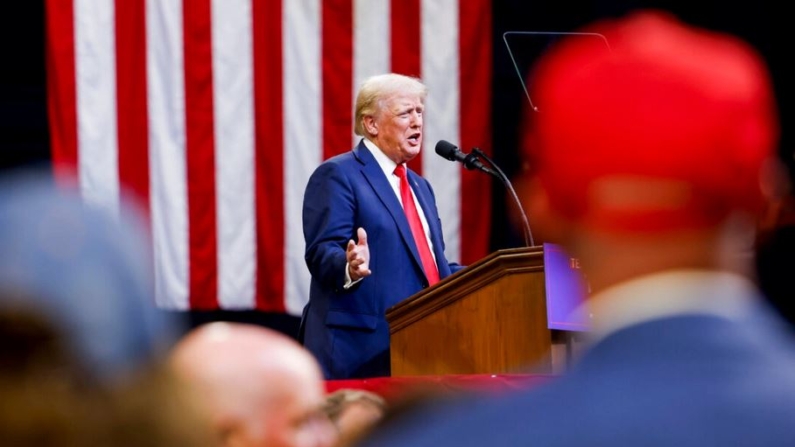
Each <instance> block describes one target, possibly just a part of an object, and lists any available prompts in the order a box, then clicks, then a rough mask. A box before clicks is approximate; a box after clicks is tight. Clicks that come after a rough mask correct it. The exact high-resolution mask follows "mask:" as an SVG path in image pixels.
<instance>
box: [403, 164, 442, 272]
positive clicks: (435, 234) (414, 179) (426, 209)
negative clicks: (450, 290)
mask: <svg viewBox="0 0 795 447" xmlns="http://www.w3.org/2000/svg"><path fill="white" fill-rule="evenodd" d="M408 173H409V174H408V175H409V181H410V183H411V189H412V190H414V195H415V196H416V197H417V201H418V202H420V206H421V207H422V212H423V213H424V214H425V220H426V221H427V222H428V231H430V233H431V234H430V237H431V242H432V243H433V253H434V256H435V257H436V267H437V268H438V269H439V276H440V277H442V278H444V277H445V276H447V275H449V274H450V272H449V269H448V267H447V262H446V261H445V259H446V258H445V257H444V249H443V244H442V228H441V227H440V226H439V225H438V223H439V216H438V214H437V212H436V208H435V207H433V206H431V204H430V202H431V198H430V197H428V196H427V195H426V194H425V189H424V188H422V187H421V186H420V184H419V179H420V176H419V175H417V174H416V173H414V171H411V170H409V171H408Z"/></svg>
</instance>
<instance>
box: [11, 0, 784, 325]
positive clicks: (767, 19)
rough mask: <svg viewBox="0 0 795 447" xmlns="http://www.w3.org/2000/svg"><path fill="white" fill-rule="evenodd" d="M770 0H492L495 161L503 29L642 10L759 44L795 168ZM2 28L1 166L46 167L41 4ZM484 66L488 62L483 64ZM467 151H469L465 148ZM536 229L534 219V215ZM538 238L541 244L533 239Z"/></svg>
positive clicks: (497, 235)
mask: <svg viewBox="0 0 795 447" xmlns="http://www.w3.org/2000/svg"><path fill="white" fill-rule="evenodd" d="M778 3H781V6H779V5H776V4H774V2H773V1H768V0H763V1H753V2H751V1H746V2H738V3H736V4H735V3H728V2H718V1H708V2H698V4H697V5H696V2H695V1H693V2H689V3H688V4H682V3H678V2H670V1H669V2H651V1H617V0H612V1H608V0H602V1H595V0H593V1H573V2H572V1H569V2H566V1H560V0H538V1H522V0H495V1H494V6H493V20H494V23H493V27H494V28H493V32H494V38H493V73H494V79H493V98H494V99H493V103H492V110H493V114H492V116H493V118H492V122H493V132H492V133H493V146H492V148H491V150H492V153H493V156H492V158H493V160H494V161H495V162H496V163H497V165H498V166H500V167H501V168H502V170H503V171H504V172H505V174H506V175H507V176H508V177H511V176H512V175H513V174H515V173H516V172H517V169H518V168H519V166H520V163H519V158H518V153H517V150H516V148H517V147H518V145H517V135H518V121H519V118H520V116H521V111H522V108H523V107H524V105H525V103H526V101H527V98H526V96H525V94H524V91H523V90H522V86H521V83H520V81H519V76H518V75H517V73H516V70H515V68H514V65H513V63H512V61H511V59H510V56H509V53H508V51H507V49H506V47H505V44H504V42H503V33H504V32H506V31H550V32H569V31H575V30H576V29H577V28H579V27H580V26H582V25H585V24H586V23H588V22H590V21H592V20H594V19H598V18H605V17H615V16H620V15H623V14H625V13H627V12H629V11H631V10H634V9H638V8H646V7H653V8H659V9H665V10H667V11H669V12H672V13H674V14H676V15H677V16H679V18H680V19H682V20H683V21H685V22H688V23H691V24H695V25H699V26H703V27H706V28H709V29H713V30H717V31H726V32H730V33H733V34H736V35H738V36H739V37H741V38H743V39H744V40H746V41H748V42H749V43H751V44H752V45H753V46H754V47H756V48H757V49H758V50H759V51H760V52H761V53H762V55H763V56H764V57H765V59H766V60H767V62H768V65H769V67H770V69H771V72H772V74H773V82H774V86H775V90H776V95H777V98H778V105H779V111H780V114H781V124H782V125H781V127H782V140H781V145H780V147H781V149H780V154H781V157H782V159H784V160H785V162H786V163H787V164H788V165H789V166H790V168H791V169H792V165H793V163H792V149H791V143H790V141H791V139H792V137H791V135H790V133H791V131H790V130H789V129H788V128H791V125H790V121H791V115H792V111H791V99H790V98H791V96H792V94H791V87H790V85H789V79H791V76H790V74H791V70H790V69H788V68H787V65H788V64H790V63H791V61H787V56H788V54H787V47H786V42H787V40H788V37H787V36H789V28H788V27H790V26H791V25H790V24H789V23H787V21H786V20H787V19H786V18H787V17H788V15H787V14H786V13H785V12H784V6H785V5H784V2H778ZM5 8H6V13H5V14H3V18H2V25H0V30H2V31H0V32H2V39H1V40H0V41H2V42H3V55H2V56H3V61H4V63H3V69H2V71H1V72H0V73H2V74H1V75H0V98H2V99H1V100H0V148H2V152H1V153H2V157H0V169H2V170H10V169H14V168H17V167H28V166H31V165H41V166H43V167H47V166H49V135H48V126H47V113H46V87H45V56H44V3H43V1H31V0H24V1H21V2H11V3H10V4H9V5H7V6H5ZM484 63H487V62H484ZM463 149H465V150H467V151H469V150H470V148H463ZM493 191H494V193H493V200H492V216H493V217H492V219H493V226H492V227H493V228H492V234H491V237H490V241H491V243H490V245H491V249H492V250H496V249H500V248H509V247H518V246H522V245H524V239H523V237H522V234H521V232H519V231H518V230H517V227H515V226H514V225H513V224H511V223H509V222H508V217H507V216H509V215H510V214H511V212H515V208H513V207H514V205H513V203H512V202H510V200H506V199H508V198H509V196H508V195H507V194H506V190H505V188H504V187H503V185H502V184H501V183H499V182H497V181H496V180H495V183H494V188H493ZM530 220H531V222H530V224H531V226H532V218H531V217H530ZM536 242H538V241H536ZM189 318H190V323H191V325H196V324H201V323H203V322H206V321H212V320H219V319H220V320H235V321H248V322H254V323H259V324H264V325H267V326H271V327H275V328H277V329H280V330H282V331H283V332H286V333H289V334H294V331H295V330H296V328H297V318H294V317H290V316H286V315H269V314H261V313H253V312H236V313H231V312H202V313H197V312H193V313H191V314H190V315H189Z"/></svg>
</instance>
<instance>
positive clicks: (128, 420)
mask: <svg viewBox="0 0 795 447" xmlns="http://www.w3.org/2000/svg"><path fill="white" fill-rule="evenodd" d="M119 205H120V211H122V212H123V213H124V214H125V215H126V216H127V217H128V218H129V219H132V220H131V221H125V222H120V221H119V219H118V218H114V217H112V216H111V215H108V214H106V213H105V212H103V211H100V210H97V209H93V208H91V207H90V206H88V205H86V204H84V203H83V201H82V199H81V198H80V197H79V196H78V195H77V194H76V192H75V191H72V190H61V189H57V188H55V186H54V185H53V184H52V183H51V181H50V180H49V179H48V178H45V177H39V176H38V175H33V174H32V173H31V174H30V176H29V175H28V173H24V174H18V175H14V176H11V177H6V178H4V179H3V180H2V181H0V247H2V250H0V439H3V443H4V444H8V445H15V446H27V445H30V446H48V445H52V446H61V445H81V446H92V445H97V446H100V445H114V446H127V445H130V446H132V445H144V444H145V445H151V446H160V445H163V446H166V445H182V446H200V445H207V444H206V439H207V437H206V436H204V431H203V429H202V427H203V424H201V422H202V421H201V419H200V418H199V415H197V414H195V413H194V412H193V411H192V406H191V405H190V401H189V398H188V395H187V394H186V393H183V391H182V389H181V387H179V386H178V383H177V382H175V381H173V378H172V377H171V376H170V375H169V374H168V373H167V372H166V371H165V369H164V368H163V366H164V362H163V360H164V356H163V355H164V354H165V353H166V351H167V350H168V348H170V346H171V343H172V342H173V341H175V339H176V333H177V332H178V331H179V330H180V323H181V322H180V321H178V320H173V319H172V318H171V317H169V316H167V315H164V314H161V313H160V312H159V311H158V310H157V309H156V308H155V307H154V301H153V297H152V295H151V291H152V283H151V282H150V281H151V276H150V275H149V272H150V268H149V261H150V258H149V256H148V253H147V252H146V248H145V247H148V240H147V237H146V231H145V230H144V228H143V227H142V226H140V225H139V222H137V221H133V220H134V219H133V218H134V216H135V215H136V211H137V210H136V209H134V208H133V207H131V205H130V203H128V202H126V201H125V200H124V199H122V200H121V201H120V204H119Z"/></svg>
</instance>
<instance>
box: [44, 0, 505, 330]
mask: <svg viewBox="0 0 795 447" xmlns="http://www.w3.org/2000/svg"><path fill="white" fill-rule="evenodd" d="M46 8H47V36H48V37H47V68H48V90H49V92H48V93H49V95H48V96H49V115H50V128H51V141H52V159H53V163H54V167H55V170H56V173H57V175H58V177H59V179H60V180H61V181H63V182H68V183H74V182H77V184H78V187H79V189H80V191H81V193H82V195H83V197H84V198H85V200H86V202H87V203H89V204H91V205H93V206H98V207H102V208H106V209H108V210H109V211H110V212H112V213H114V214H116V215H119V218H124V216H122V215H120V210H122V209H124V208H123V207H121V206H120V203H121V201H122V200H123V199H122V197H124V193H125V192H127V191H129V192H130V193H131V194H133V195H134V196H135V197H137V198H138V200H140V201H141V203H142V204H143V205H144V208H145V210H146V211H147V217H148V219H149V220H148V223H149V225H150V229H151V233H152V240H153V253H154V271H155V278H156V291H155V295H156V296H155V299H156V302H157V303H158V304H159V305H160V306H162V307H164V308H170V309H230V310H231V309H258V310H262V311H274V312H287V313H290V314H294V315H297V314H299V313H300V311H301V309H302V307H303V305H304V304H305V303H306V300H307V297H308V296H309V290H308V289H309V272H308V270H307V268H306V265H305V263H304V260H303V252H304V241H303V234H302V229H301V228H302V225H301V204H302V202H303V193H304V187H305V185H306V183H307V181H308V179H309V176H310V174H311V173H312V171H313V170H314V169H315V167H317V165H318V164H319V163H320V162H322V160H324V159H326V158H328V157H330V156H332V155H335V154H338V153H341V152H344V151H348V150H350V149H351V147H352V146H353V144H355V142H356V141H357V138H355V137H354V135H353V132H352V129H353V122H352V120H353V102H354V95H355V92H356V90H357V87H358V85H359V84H360V83H361V82H362V81H363V80H364V79H365V78H366V77H367V76H370V75H373V74H378V73H384V72H389V71H395V72H400V73H405V74H409V75H415V76H419V77H421V78H422V79H423V81H424V82H425V83H426V84H427V85H428V87H429V90H430V94H429V97H428V100H427V103H426V122H425V150H424V151H423V153H422V157H419V158H418V159H417V160H414V161H412V167H413V168H414V169H415V170H417V171H419V172H421V173H422V174H423V175H424V176H425V177H426V178H427V179H428V180H429V181H430V182H431V184H432V185H433V187H434V189H435V191H436V194H437V201H438V206H439V210H440V213H441V216H442V222H443V224H444V229H445V238H446V242H447V256H448V257H449V258H450V259H452V260H458V261H461V262H463V263H471V262H473V261H475V260H477V259H479V258H480V257H482V256H484V255H485V254H486V252H487V249H488V238H489V226H490V220H489V215H488V213H484V212H483V209H488V206H487V204H488V203H489V201H490V189H489V182H490V180H489V179H488V178H487V177H486V176H484V175H481V174H479V173H475V172H470V171H464V170H462V169H461V166H460V165H458V164H454V163H450V162H448V161H446V160H443V159H442V158H440V157H438V156H437V155H436V154H435V153H434V151H433V146H434V145H435V144H436V142H437V141H438V140H440V139H446V140H450V141H455V142H458V143H459V144H460V146H461V147H462V148H465V149H469V148H471V147H473V146H477V147H480V148H481V149H483V150H488V148H489V146H490V107H489V105H490V100H491V97H490V89H491V26H490V23H491V17H490V16H491V5H490V3H489V1H488V0H466V1H464V0H323V1H321V0H290V1H286V0H262V1H254V0H168V1H165V0H115V1H112V0H105V1H97V0H47V3H46ZM462 197H467V200H466V201H462V200H461V198H462ZM462 241H466V244H463V243H462Z"/></svg>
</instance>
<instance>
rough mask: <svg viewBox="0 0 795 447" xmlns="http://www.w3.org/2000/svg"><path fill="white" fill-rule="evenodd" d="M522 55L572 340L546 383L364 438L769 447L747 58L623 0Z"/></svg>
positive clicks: (767, 336)
mask: <svg viewBox="0 0 795 447" xmlns="http://www.w3.org/2000/svg"><path fill="white" fill-rule="evenodd" d="M586 31H590V32H595V33H600V34H602V35H604V36H605V38H606V39H607V42H608V43H609V49H608V48H607V47H606V46H605V45H603V43H601V42H591V41H589V40H586V39H579V38H576V37H570V38H569V39H568V40H563V41H562V42H559V43H558V44H557V45H556V46H555V47H553V49H552V50H551V51H550V52H549V53H547V54H546V55H545V56H543V57H542V58H541V59H540V61H539V62H538V64H537V65H536V66H535V67H534V71H533V74H532V77H531V78H530V79H531V80H532V90H531V92H532V95H534V96H533V98H534V102H535V103H536V104H538V112H531V113H532V114H531V115H529V116H528V120H529V122H528V129H527V130H528V131H529V132H528V134H527V139H526V143H525V144H526V147H525V151H526V153H527V155H528V161H529V167H530V169H531V171H530V172H528V173H527V175H528V176H529V181H528V182H527V185H526V190H525V191H524V196H525V199H527V200H526V202H525V203H527V204H528V205H529V208H530V210H529V211H530V212H529V215H530V216H533V218H534V223H535V229H536V230H537V232H538V233H539V234H543V235H544V237H545V239H547V240H553V241H556V242H558V243H560V244H561V245H562V246H564V247H565V248H566V249H567V251H568V252H569V253H570V254H571V255H573V256H575V257H577V258H578V259H579V260H580V263H581V267H582V270H583V272H584V273H585V274H586V276H587V278H588V281H589V282H590V287H591V295H590V296H589V297H588V300H587V304H586V305H587V306H588V311H589V312H590V314H592V315H593V317H592V328H591V331H590V333H589V335H590V337H591V340H589V346H588V347H587V348H586V350H585V352H583V353H582V355H581V356H578V359H577V362H576V364H575V365H573V366H572V368H571V369H570V370H569V371H568V372H567V373H565V374H563V375H562V376H560V377H558V378H556V379H555V380H553V381H552V382H550V383H549V384H547V385H542V386H539V387H538V388H535V389H533V390H529V391H527V392H520V393H517V394H515V395H512V396H510V397H503V398H496V399H482V400H478V401H475V402H468V403H467V405H456V406H452V407H445V408H441V409H440V408H436V409H433V410H427V411H424V412H418V413H417V414H415V415H413V416H412V417H411V418H410V419H409V420H406V421H404V422H403V423H402V424H399V425H397V426H392V427H391V428H388V429H384V431H382V432H380V433H379V435H378V436H376V437H374V438H372V439H371V440H370V442H369V443H368V444H365V445H373V446H376V445H377V446H380V447H384V446H387V447H389V446H393V445H394V446H398V445H411V446H414V447H423V446H434V447H438V446H448V445H454V446H458V447H460V446H484V445H512V446H513V445H534V446H545V447H546V446H581V445H588V446H629V445H633V446H639V445H642V446H699V447H703V446H722V445H732V446H760V445H764V446H783V445H792V442H793V439H795V424H793V421H795V375H794V374H793V371H795V345H794V344H793V341H792V339H791V334H790V332H789V331H788V329H786V326H785V325H784V324H783V322H782V320H781V319H780V318H779V317H778V315H776V314H775V312H773V311H772V310H771V309H770V308H769V307H767V306H766V303H765V300H764V299H763V298H762V296H761V294H760V293H759V290H758V289H757V287H756V286H755V285H754V283H753V281H752V280H751V278H752V277H751V275H750V272H751V271H752V262H751V257H750V256H749V254H750V242H751V241H752V239H753V238H752V237H749V236H752V233H749V232H748V229H751V230H752V229H753V225H754V216H755V214H757V213H758V212H759V210H760V209H761V204H762V203H763V194H762V189H761V188H760V180H762V179H763V178H764V172H765V170H766V168H767V166H768V162H769V161H770V160H772V159H773V158H774V151H773V149H774V148H775V145H776V142H777V138H778V131H779V129H778V123H777V122H778V118H777V116H776V111H775V104H774V100H773V93H772V88H771V84H770V79H769V76H768V72H767V70H766V67H765V66H764V63H763V60H762V58H761V57H760V56H759V55H758V54H757V53H756V52H755V51H754V50H753V49H752V48H751V47H749V46H748V45H746V44H745V43H743V42H741V41H740V40H739V39H736V38H734V37H732V36H727V35H724V34H718V33H714V32H708V31H706V30H703V29H698V28H694V27H692V26H688V25H685V24H683V23H682V22H680V21H678V20H677V19H676V18H674V17H673V16H671V15H669V14H665V13H661V12H656V11H636V12H635V13H633V14H632V15H630V16H627V17H624V18H621V19H614V20H612V21H605V22H600V23H598V24H595V25H594V26H593V27H591V28H588V29H587V30H586Z"/></svg>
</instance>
